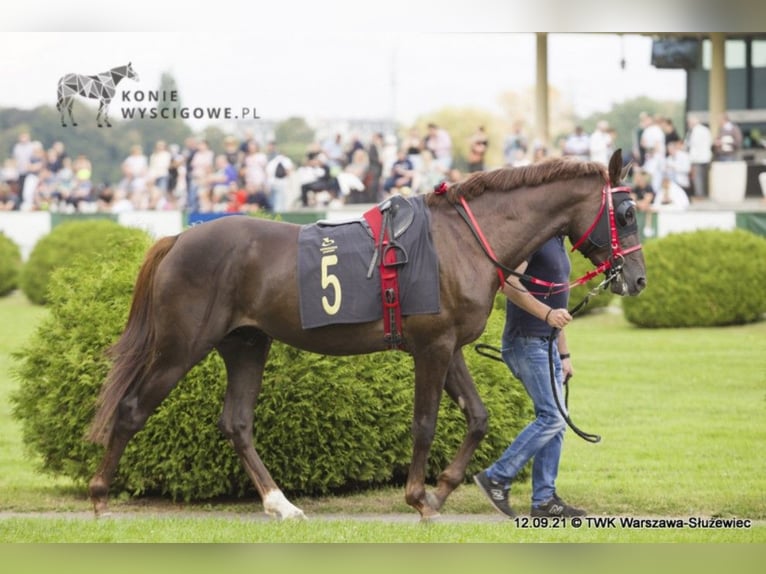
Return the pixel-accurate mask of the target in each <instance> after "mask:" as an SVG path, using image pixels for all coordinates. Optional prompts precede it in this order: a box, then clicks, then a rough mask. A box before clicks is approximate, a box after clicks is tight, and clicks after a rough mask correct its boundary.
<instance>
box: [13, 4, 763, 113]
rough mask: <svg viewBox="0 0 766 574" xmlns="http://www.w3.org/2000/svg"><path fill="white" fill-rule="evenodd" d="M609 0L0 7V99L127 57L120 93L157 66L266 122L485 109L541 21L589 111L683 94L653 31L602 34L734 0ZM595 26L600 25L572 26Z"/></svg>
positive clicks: (553, 62)
mask: <svg viewBox="0 0 766 574" xmlns="http://www.w3.org/2000/svg"><path fill="white" fill-rule="evenodd" d="M549 4H550V6H549ZM719 4H720V3H719ZM611 5H612V4H608V3H606V2H594V1H593V0H580V1H578V2H571V3H561V2H552V1H551V2H549V1H548V0H538V1H537V2H534V3H531V2H528V1H526V2H520V1H516V0H471V1H470V2H466V1H465V0H460V1H459V2H456V3H455V4H454V6H449V5H448V3H445V2H435V1H433V0H427V1H419V2H415V1H414V0H410V1H404V0H386V1H385V2H365V1H363V0H358V1H356V2H352V1H350V0H322V1H321V2H295V1H293V0H280V1H276V0H271V1H269V2H245V1H238V0H215V1H212V2H205V3H204V4H200V5H199V6H197V5H193V4H191V3H188V2H186V3H174V2H156V1H151V0H131V1H130V2H117V3H109V2H103V1H98V0H76V1H69V2H51V1H50V0H25V1H24V2H13V3H6V5H4V7H3V19H2V22H0V27H2V28H5V29H6V31H7V32H8V33H4V34H0V72H1V73H2V75H1V76H0V77H2V78H3V84H2V88H0V106H16V107H25V108H29V107H34V106H36V105H40V104H50V105H52V104H54V103H55V92H56V82H57V80H58V78H59V77H60V76H62V75H63V74H65V73H69V72H76V73H83V74H95V73H98V72H101V71H105V70H107V69H109V68H112V67H114V66H118V65H121V64H125V63H127V62H128V61H131V62H132V63H133V66H134V68H135V69H136V71H137V72H138V73H139V75H140V82H138V83H136V82H129V81H125V82H124V83H123V84H121V85H120V88H121V89H129V90H149V89H156V87H157V85H158V83H159V78H160V74H161V73H162V72H163V71H170V72H172V73H173V75H174V76H175V78H176V80H177V81H178V84H179V88H180V93H181V96H182V98H183V103H184V104H185V105H189V106H231V107H232V108H235V109H237V108H240V107H250V108H253V107H255V108H256V109H257V112H258V115H259V116H261V117H262V118H269V119H275V120H279V119H283V118H285V117H287V116H290V115H301V116H304V117H307V118H310V119H320V118H340V117H351V118H390V117H392V116H394V117H395V118H396V119H397V120H398V121H400V122H403V123H408V122H411V121H412V120H414V119H415V117H417V116H418V115H420V114H423V113H427V112H429V111H434V110H436V109H438V108H440V107H443V106H446V105H453V106H475V107H482V108H486V109H488V110H491V111H498V110H499V108H498V96H499V95H500V94H501V93H503V92H506V91H521V90H525V89H529V88H531V87H532V86H534V83H535V39H534V38H535V37H534V34H532V33H530V32H524V30H535V29H538V30H559V31H564V32H568V33H551V34H550V35H549V78H550V83H551V85H552V86H554V87H556V88H558V89H559V90H560V91H561V92H562V93H563V95H564V98H565V100H567V101H569V102H570V103H571V104H572V105H573V107H574V109H575V111H576V112H577V113H578V114H581V115H588V114H590V113H592V112H594V111H605V110H607V109H608V108H609V107H610V106H611V105H612V104H613V103H615V102H620V101H622V100H624V99H626V98H633V97H636V96H639V95H646V96H649V97H652V98H658V99H672V100H681V99H683V98H684V97H685V94H686V87H685V73H684V72H683V71H676V70H657V69H655V68H653V67H652V66H651V65H650V57H651V38H649V37H646V36H640V35H636V34H628V35H624V36H620V35H618V34H615V33H611V32H612V31H614V30H623V31H624V30H625V28H629V29H634V30H635V29H647V30H649V29H651V30H659V31H677V30H689V29H690V28H691V27H692V26H693V25H696V26H697V27H698V28H699V27H701V26H702V27H703V28H704V27H705V25H707V27H708V29H709V28H716V27H717V26H714V25H713V24H714V22H709V23H708V22H705V16H704V15H705V14H707V15H708V17H707V19H708V20H715V21H716V23H718V24H719V25H725V24H727V23H729V22H728V20H726V18H728V17H731V15H732V14H734V15H736V14H737V3H736V2H731V3H727V6H728V8H727V12H725V13H724V12H721V13H720V14H719V13H718V12H714V13H713V12H710V11H709V10H707V11H706V7H707V6H708V5H712V4H711V3H710V2H706V1H705V0H699V1H698V2H690V1H682V2H669V3H668V2H663V1H660V0H644V1H643V2H642V3H640V4H638V7H636V8H631V6H630V5H628V4H626V3H625V2H622V3H620V4H619V5H614V6H615V7H614V8H612V9H609V10H606V9H604V7H608V6H611ZM701 14H702V15H703V16H700V15H701ZM711 16H712V17H711ZM754 19H755V20H757V18H754ZM761 21H763V20H761ZM731 24H732V25H733V23H731ZM598 27H600V29H601V30H600V33H598V34H590V35H586V34H581V33H573V32H579V31H581V30H594V29H596V30H598ZM104 30H109V31H108V32H104ZM623 56H624V58H625V61H626V67H625V69H624V70H623V69H622V68H621V66H620V61H621V59H622V58H623ZM113 107H114V104H113ZM113 114H114V113H113Z"/></svg>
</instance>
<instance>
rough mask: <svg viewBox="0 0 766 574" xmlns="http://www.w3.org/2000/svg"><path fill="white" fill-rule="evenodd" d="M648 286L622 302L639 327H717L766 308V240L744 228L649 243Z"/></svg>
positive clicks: (750, 317) (754, 318)
mask: <svg viewBox="0 0 766 574" xmlns="http://www.w3.org/2000/svg"><path fill="white" fill-rule="evenodd" d="M644 259H645V261H646V268H647V275H648V285H647V288H646V291H645V292H644V293H642V294H641V296H640V297H626V298H625V299H624V301H623V309H624V311H625V317H626V318H627V319H628V321H630V322H631V323H634V324H635V325H638V326H640V327H712V326H719V325H738V324H743V323H750V322H753V321H757V320H759V319H760V318H761V317H762V315H763V313H764V312H766V283H764V277H766V239H764V238H762V237H759V236H757V235H755V234H753V233H750V232H748V231H743V230H735V231H718V230H705V231H695V232H692V233H680V234H675V235H668V236H667V237H663V238H661V239H656V240H653V241H650V242H648V243H647V244H646V245H645V246H644Z"/></svg>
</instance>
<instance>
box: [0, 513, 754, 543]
mask: <svg viewBox="0 0 766 574" xmlns="http://www.w3.org/2000/svg"><path fill="white" fill-rule="evenodd" d="M733 533H736V537H735V536H733ZM764 539H766V525H763V524H760V525H757V526H753V527H751V528H749V529H742V530H741V531H740V530H738V531H729V530H722V529H719V530H715V529H711V530H705V531H703V532H700V531H697V530H695V529H692V528H684V529H681V530H661V531H655V530H651V529H632V528H620V527H617V528H613V529H612V528H595V527H590V528H589V527H585V526H583V527H581V528H578V529H576V528H573V527H571V526H568V527H566V528H560V529H545V528H517V527H516V526H515V525H514V524H513V523H512V522H510V521H505V522H491V523H477V522H474V523H471V522H466V523H462V522H461V523H435V524H420V523H419V522H417V518H416V517H413V518H412V521H411V522H408V523H401V522H387V521H385V520H384V519H381V520H377V521H375V520H371V521H368V520H364V521H362V520H334V519H333V520H328V519H323V518H321V517H317V518H314V519H313V520H308V521H287V522H276V521H263V520H260V519H259V520H253V519H248V518H231V517H227V518H221V517H216V518H205V517H202V518H196V517H195V518H179V517H169V516H166V517H160V518H156V517H155V518H146V517H131V518H125V517H121V518H116V519H105V520H98V521H96V520H93V519H91V518H81V519H70V518H45V519H40V518H9V519H5V520H2V521H0V540H3V541H5V542H39V543H45V542H147V541H151V542H172V543H185V542H238V543H253V542H258V543H281V542H294V543H309V542H311V543H314V542H317V543H344V542H361V543H371V542H374V543H411V542H415V543H437V542H438V543H441V542H445V543H454V542H494V543H508V542H589V543H593V542H637V543H643V542H667V543H670V542H673V543H678V542H681V543H686V542H701V541H704V542H712V543H715V542H732V541H736V542H757V541H763V540H764Z"/></svg>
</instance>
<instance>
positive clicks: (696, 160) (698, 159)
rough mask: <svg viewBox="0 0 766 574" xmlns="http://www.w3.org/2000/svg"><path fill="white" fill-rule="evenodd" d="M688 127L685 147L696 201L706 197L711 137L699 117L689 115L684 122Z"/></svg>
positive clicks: (711, 148)
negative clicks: (690, 165) (687, 151)
mask: <svg viewBox="0 0 766 574" xmlns="http://www.w3.org/2000/svg"><path fill="white" fill-rule="evenodd" d="M686 122H687V125H688V127H689V131H688V132H687V137H686V147H687V149H688V150H689V161H690V162H691V164H692V167H691V179H692V190H693V194H694V195H693V197H694V198H695V199H696V200H701V199H705V198H707V196H708V176H709V174H710V162H711V161H713V151H712V150H713V136H712V134H711V133H710V128H709V127H707V126H706V125H705V124H703V123H702V122H701V121H700V119H699V117H697V116H696V115H694V114H690V115H689V117H688V118H687V120H686Z"/></svg>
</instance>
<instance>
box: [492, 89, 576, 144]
mask: <svg viewBox="0 0 766 574" xmlns="http://www.w3.org/2000/svg"><path fill="white" fill-rule="evenodd" d="M535 98H536V94H535V89H534V87H529V88H527V89H526V90H522V91H520V92H504V93H503V94H501V95H500V96H499V97H498V103H499V104H500V107H501V108H502V109H503V111H504V112H505V119H506V121H507V126H511V125H513V124H514V123H515V122H521V123H522V125H523V126H524V134H525V135H526V136H527V141H528V142H529V145H530V148H531V147H532V146H533V145H534V143H535V126H534V122H535V106H536V99H535ZM548 116H549V117H548V133H549V138H550V141H548V150H549V152H555V151H556V149H557V142H558V141H559V140H560V138H561V137H562V136H565V135H567V134H569V133H570V132H571V131H572V130H573V129H574V126H575V115H574V110H573V108H572V104H570V103H569V102H568V101H567V100H566V98H565V97H564V96H563V95H562V93H561V92H560V91H559V90H558V89H557V88H555V87H553V86H548ZM506 129H508V127H506ZM530 153H531V149H530Z"/></svg>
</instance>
